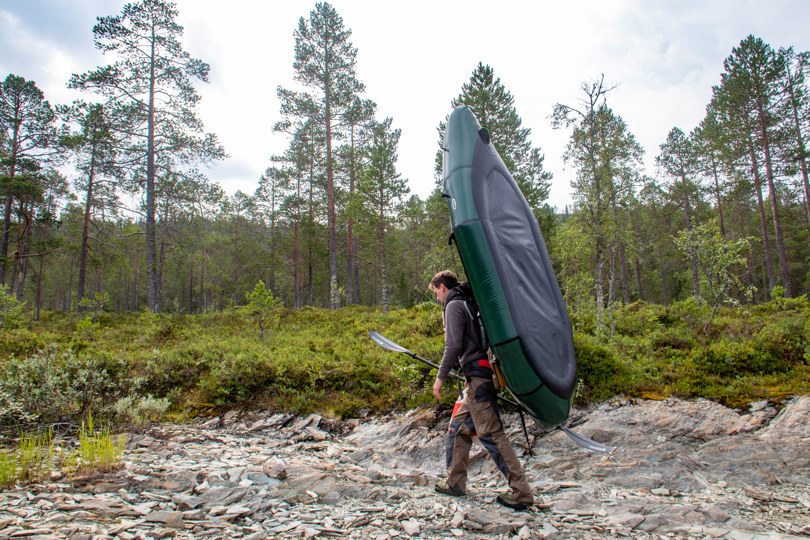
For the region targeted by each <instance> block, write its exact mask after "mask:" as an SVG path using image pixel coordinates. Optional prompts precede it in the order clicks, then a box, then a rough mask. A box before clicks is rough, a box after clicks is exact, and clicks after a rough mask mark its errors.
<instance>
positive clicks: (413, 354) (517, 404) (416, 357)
mask: <svg viewBox="0 0 810 540" xmlns="http://www.w3.org/2000/svg"><path fill="white" fill-rule="evenodd" d="M403 352H404V353H405V354H407V355H408V356H410V357H411V358H414V359H416V360H419V361H420V362H422V363H425V364H427V365H429V366H430V367H432V368H435V369H439V365H438V364H435V363H433V362H431V361H430V360H428V359H426V358H422V357H421V356H419V355H418V354H416V353H412V352H411V351H403ZM450 376H451V377H453V378H454V379H458V380H459V381H463V380H465V379H464V377H462V376H461V375H459V374H458V373H456V372H454V371H451V372H450ZM498 399H500V400H501V401H503V402H504V403H508V404H509V405H511V406H513V407H515V408H517V409H518V410H521V411H524V412H529V411H527V410H526V409H525V408H524V407H523V406H522V405H521V404H519V403H518V402H516V401H512V400H511V399H508V398H505V397H503V396H501V395H499V396H498Z"/></svg>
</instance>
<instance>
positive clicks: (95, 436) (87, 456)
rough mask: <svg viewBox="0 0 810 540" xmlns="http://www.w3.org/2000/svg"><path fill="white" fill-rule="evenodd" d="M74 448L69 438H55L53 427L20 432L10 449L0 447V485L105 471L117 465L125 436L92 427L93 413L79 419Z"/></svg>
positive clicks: (121, 454) (1, 486)
mask: <svg viewBox="0 0 810 540" xmlns="http://www.w3.org/2000/svg"><path fill="white" fill-rule="evenodd" d="M76 439H77V440H76V442H77V443H78V446H77V448H75V449H74V445H73V444H71V442H72V441H70V440H66V439H65V440H56V439H54V436H53V431H52V430H51V429H48V430H47V431H45V432H44V433H21V434H20V438H19V442H18V443H17V444H16V445H15V447H13V448H11V449H0V488H3V487H7V486H11V485H13V484H16V483H18V482H38V481H42V480H43V479H48V478H49V476H50V475H52V474H55V475H57V477H60V476H62V475H67V476H69V477H72V476H74V475H75V474H76V473H79V472H89V471H108V470H110V469H113V468H115V467H117V466H118V464H119V463H120V462H121V460H122V458H123V454H124V447H125V445H126V436H125V435H118V436H117V437H114V436H113V435H112V434H111V433H110V431H109V429H102V430H95V429H94V428H93V416H92V415H88V417H87V422H84V421H83V422H82V425H81V428H80V429H79V432H78V434H77V437H76Z"/></svg>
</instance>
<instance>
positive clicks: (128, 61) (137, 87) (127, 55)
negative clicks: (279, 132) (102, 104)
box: [69, 0, 225, 312]
mask: <svg viewBox="0 0 810 540" xmlns="http://www.w3.org/2000/svg"><path fill="white" fill-rule="evenodd" d="M177 16H178V11H177V9H176V7H175V4H173V3H170V2H164V1H163V0H142V1H141V2H138V3H134V4H126V5H125V6H124V8H123V11H122V13H121V15H115V16H107V17H100V18H99V19H98V23H97V24H96V25H95V27H93V36H94V41H95V43H96V47H97V48H99V49H100V50H101V51H102V52H103V53H104V54H111V55H112V56H113V57H114V58H115V62H114V63H113V64H110V65H107V66H103V67H100V68H98V69H96V70H93V71H88V72H87V73H83V74H76V75H73V77H71V80H70V83H69V86H70V87H72V88H79V89H82V90H93V91H96V92H98V93H100V94H101V95H102V96H104V98H105V99H106V100H107V101H108V103H110V104H114V105H116V106H120V107H127V108H129V110H130V111H131V113H132V115H133V120H132V138H131V140H130V148H129V150H128V153H129V154H130V155H131V156H142V158H143V159H141V160H139V161H138V162H137V163H136V164H135V165H134V167H133V170H132V173H131V175H132V179H133V180H134V182H135V183H138V184H139V183H140V182H141V181H143V182H144V183H145V194H146V263H147V298H148V305H149V309H150V310H152V311H153V312H157V311H159V309H160V300H161V292H160V287H161V283H160V281H159V279H158V270H159V269H158V260H157V241H156V225H155V212H156V195H157V192H156V178H157V176H158V175H159V174H160V172H159V171H163V172H164V173H165V172H166V171H172V172H174V173H176V174H179V173H181V172H182V171H183V166H184V165H186V164H188V163H194V162H206V161H210V160H213V159H221V158H223V157H225V153H224V150H223V149H222V147H221V146H220V145H219V143H218V141H217V138H216V136H215V135H213V134H211V133H203V124H202V122H201V121H200V119H199V118H198V117H197V114H196V112H195V107H196V106H197V104H198V103H199V101H200V96H199V94H198V93H197V90H196V89H195V88H194V86H193V84H192V81H193V80H199V81H202V82H208V74H209V71H210V67H209V66H208V64H206V63H205V62H203V61H201V60H198V59H196V58H192V57H191V56H190V55H189V53H188V52H186V51H185V50H184V49H183V46H182V43H181V39H182V36H183V27H182V26H180V25H179V24H177V22H176V19H177Z"/></svg>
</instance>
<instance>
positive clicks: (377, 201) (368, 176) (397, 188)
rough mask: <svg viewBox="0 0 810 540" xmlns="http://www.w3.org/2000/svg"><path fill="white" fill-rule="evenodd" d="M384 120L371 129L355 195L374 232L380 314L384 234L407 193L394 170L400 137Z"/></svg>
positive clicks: (384, 283) (385, 289)
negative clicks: (370, 137)
mask: <svg viewBox="0 0 810 540" xmlns="http://www.w3.org/2000/svg"><path fill="white" fill-rule="evenodd" d="M391 122H392V120H391V119H390V118H386V119H385V120H384V121H382V122H380V123H378V124H376V125H375V126H374V131H373V138H372V140H371V144H370V145H369V148H368V150H367V153H368V155H367V164H366V166H365V167H364V169H363V173H362V176H361V180H360V185H359V187H358V191H359V192H360V194H361V197H362V199H363V207H364V208H366V209H367V210H368V212H369V215H368V223H369V225H370V226H371V227H373V228H374V229H375V230H376V233H377V249H378V256H377V260H378V264H379V275H380V279H381V286H380V290H381V298H382V306H383V310H385V311H387V310H388V267H387V264H386V231H387V230H388V229H389V228H390V227H391V225H392V221H393V220H394V219H395V216H396V213H397V212H398V210H399V209H400V206H401V203H402V198H403V197H404V196H405V195H407V194H408V192H409V191H410V190H409V189H408V187H407V180H405V179H403V178H402V177H401V175H400V174H399V173H398V172H397V170H396V162H397V146H398V145H399V138H400V135H401V134H402V132H401V130H399V129H392V128H391Z"/></svg>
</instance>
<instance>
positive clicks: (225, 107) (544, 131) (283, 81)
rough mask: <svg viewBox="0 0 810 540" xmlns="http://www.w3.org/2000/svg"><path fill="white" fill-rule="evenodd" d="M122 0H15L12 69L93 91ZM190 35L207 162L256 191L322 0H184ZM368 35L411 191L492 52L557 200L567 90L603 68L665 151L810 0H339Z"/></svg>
mask: <svg viewBox="0 0 810 540" xmlns="http://www.w3.org/2000/svg"><path fill="white" fill-rule="evenodd" d="M124 4H125V2H123V1H121V0H77V1H66V0H0V25H1V27H2V30H0V76H1V77H2V78H5V76H6V75H7V74H8V73H14V74H16V75H20V76H23V77H25V78H26V79H30V80H33V81H35V82H36V84H37V86H39V88H40V89H42V90H43V92H44V93H45V96H46V98H47V99H48V100H49V101H51V103H54V104H56V103H68V102H70V101H72V100H73V99H75V98H77V97H79V94H77V93H75V92H73V91H70V90H68V89H67V88H66V83H67V81H68V79H69V78H70V75H71V74H72V73H81V72H84V71H87V70H90V69H93V68H95V67H96V66H99V65H105V64H108V63H111V62H112V58H105V57H104V56H102V55H101V54H99V53H98V52H97V51H96V50H95V48H94V46H93V35H92V27H93V25H94V24H95V21H96V17H99V16H106V15H117V14H120V13H121V10H122V7H123V5H124ZM177 5H178V9H179V11H180V17H179V23H180V24H181V25H183V26H184V28H185V35H184V44H185V48H186V50H187V51H188V52H189V53H190V54H191V56H193V57H195V58H199V59H201V60H203V61H205V62H208V63H209V64H210V65H211V83H210V84H208V85H201V86H200V88H199V91H200V94H201V96H202V102H201V104H200V107H199V114H200V117H201V118H202V120H203V122H204V123H205V128H206V131H210V132H214V133H216V134H217V135H218V136H219V138H220V141H221V142H222V144H223V145H224V147H225V150H226V152H227V153H228V154H229V156H230V157H229V158H228V159H227V160H225V161H222V162H219V163H218V164H217V165H216V166H214V167H212V168H211V169H209V170H208V174H209V177H210V178H211V179H212V180H214V181H216V182H218V183H219V184H220V185H221V186H222V187H223V188H224V189H225V190H226V191H227V192H228V193H234V192H235V191H236V190H242V191H244V192H246V193H248V194H252V193H253V191H254V190H255V188H256V185H257V182H258V178H259V176H260V175H261V174H262V173H263V172H264V170H265V169H266V168H267V166H268V165H269V164H270V161H269V158H270V156H271V155H273V154H275V153H280V152H282V151H283V150H284V149H285V148H286V146H287V142H288V141H287V139H286V138H285V136H284V135H282V134H275V133H273V131H272V126H273V124H274V123H275V122H276V121H277V120H278V119H279V114H278V111H279V103H278V100H277V99H276V88H277V87H278V86H279V85H281V86H284V87H292V86H294V84H293V69H292V63H293V59H294V58H293V55H294V49H293V46H294V40H293V31H294V30H295V28H296V26H297V24H298V20H299V19H300V18H301V17H308V16H309V13H310V11H311V10H312V9H313V7H314V5H315V2H312V1H302V0H287V1H280V0H270V1H266V2H257V1H248V0H228V1H223V0H178V2H177ZM332 5H333V6H334V7H335V8H336V9H337V11H338V13H339V14H340V15H341V16H342V17H343V21H344V24H345V26H346V27H347V28H349V29H351V30H352V42H353V44H354V46H355V47H356V48H357V49H358V55H357V75H358V78H359V79H360V80H361V81H362V82H363V83H364V84H365V85H366V95H365V97H367V98H370V99H372V100H374V101H375V102H376V103H377V106H378V117H379V118H380V119H382V118H384V117H386V116H390V117H392V118H393V122H394V127H397V128H401V129H402V138H401V140H400V147H399V161H398V169H399V171H400V173H401V174H402V176H403V177H404V178H407V179H408V181H409V185H410V188H411V192H412V193H415V194H417V195H419V196H421V197H425V196H427V195H428V194H429V193H430V192H431V191H432V189H433V186H434V181H435V180H434V177H433V163H434V156H435V153H436V149H437V141H438V135H437V132H436V128H437V126H438V124H439V122H440V121H442V120H443V119H444V118H445V116H446V115H447V114H448V113H449V112H450V102H451V100H452V99H453V98H455V97H456V96H457V95H458V94H459V92H460V90H461V85H462V84H464V83H465V82H467V81H469V78H470V75H471V73H472V71H473V70H474V69H475V67H476V66H477V65H478V63H479V62H483V63H484V64H489V65H490V66H492V68H493V69H494V70H495V75H496V76H497V77H499V78H500V79H501V82H502V83H503V84H504V85H505V87H506V88H507V89H508V90H509V91H510V92H511V93H512V95H513V96H514V98H515V107H516V109H517V112H518V114H519V115H520V116H521V118H522V119H523V124H524V126H525V127H528V128H530V129H531V130H532V143H533V145H534V146H537V147H540V149H541V150H542V152H543V153H544V154H545V157H546V160H545V166H546V169H547V170H548V171H550V172H551V173H552V174H553V175H554V179H553V182H552V191H551V199H550V203H551V204H552V205H555V206H557V207H558V208H562V207H563V206H564V205H565V204H566V203H568V202H570V199H571V198H570V181H571V178H572V177H573V171H571V170H566V169H565V168H564V166H563V162H562V153H563V151H564V147H565V144H566V142H567V139H568V136H569V133H568V132H565V131H554V130H552V129H551V127H550V121H549V115H550V114H551V112H552V108H553V106H554V104H555V103H558V102H559V103H565V104H568V105H576V104H577V103H578V102H579V100H580V98H581V97H582V96H583V94H582V91H581V88H580V87H581V85H582V83H583V82H585V81H589V80H593V79H595V78H597V77H599V76H600V74H602V73H604V74H605V77H606V80H607V81H608V82H609V83H612V84H616V85H618V86H617V88H616V89H615V90H614V91H613V92H612V93H611V94H610V95H609V98H608V104H609V105H610V106H611V107H612V108H613V110H614V112H615V113H616V114H618V115H620V116H622V117H623V118H624V120H625V121H626V123H627V125H628V127H629V129H630V131H631V132H632V133H633V134H634V135H635V136H636V138H637V140H638V141H639V142H640V143H641V145H642V146H643V147H644V149H645V152H646V162H647V163H648V166H649V167H650V169H649V170H648V173H650V174H653V173H654V172H655V171H654V170H653V169H652V165H651V164H652V163H653V160H654V157H655V155H656V154H657V153H658V150H659V145H660V144H661V143H662V142H663V141H664V139H665V138H666V135H667V133H668V132H669V130H670V129H671V128H673V127H675V126H678V127H680V128H681V129H682V130H683V131H684V132H687V133H688V132H689V131H691V130H692V129H693V128H694V127H695V126H696V125H697V124H698V122H700V120H701V119H702V118H703V115H704V113H705V107H706V104H707V103H708V102H709V100H710V98H711V87H712V85H714V84H717V82H718V81H719V79H720V74H721V72H722V70H723V60H724V59H725V58H726V57H727V56H728V55H729V54H730V53H731V49H732V47H734V46H736V45H738V44H739V43H740V41H741V40H742V39H743V38H745V37H746V36H748V35H749V34H754V35H755V36H757V37H761V38H762V39H764V40H765V41H766V42H767V43H769V44H770V45H772V46H773V47H775V48H778V47H781V46H785V47H787V46H794V47H795V48H796V49H797V50H810V31H808V27H809V26H810V2H808V1H807V0H768V1H767V2H766V1H764V0H736V1H734V0H717V1H716V0H677V1H676V0H672V1H655V0H647V1H644V0H612V1H591V0H578V1H576V2H560V1H559V0H555V1H554V2H549V1H543V0H533V1H528V0H524V1H513V0H497V1H493V2H483V1H477V0H465V1H455V0H438V1H437V0H431V1H427V0H411V1H406V2H385V1H379V0H378V1H370V0H369V1H367V0H334V1H333V2H332Z"/></svg>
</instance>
